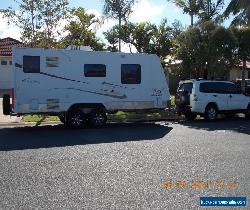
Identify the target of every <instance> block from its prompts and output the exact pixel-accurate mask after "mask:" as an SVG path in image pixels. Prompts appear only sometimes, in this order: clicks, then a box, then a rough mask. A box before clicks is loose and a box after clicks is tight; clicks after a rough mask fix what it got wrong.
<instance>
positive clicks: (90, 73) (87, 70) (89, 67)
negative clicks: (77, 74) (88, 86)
mask: <svg viewBox="0 0 250 210" xmlns="http://www.w3.org/2000/svg"><path fill="white" fill-rule="evenodd" d="M84 75H85V77H106V66H105V65H103V64H85V65H84Z"/></svg>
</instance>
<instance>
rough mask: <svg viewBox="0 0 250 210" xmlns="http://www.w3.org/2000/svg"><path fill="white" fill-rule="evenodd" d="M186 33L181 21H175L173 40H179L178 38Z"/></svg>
mask: <svg viewBox="0 0 250 210" xmlns="http://www.w3.org/2000/svg"><path fill="white" fill-rule="evenodd" d="M183 31H184V27H183V25H182V23H181V21H179V20H174V22H173V23H172V31H171V33H172V36H173V39H177V37H178V36H179V35H180V34H181V33H182V32H183Z"/></svg>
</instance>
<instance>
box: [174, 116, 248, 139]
mask: <svg viewBox="0 0 250 210" xmlns="http://www.w3.org/2000/svg"><path fill="white" fill-rule="evenodd" d="M178 123H179V124H181V125H183V126H187V127H189V128H194V129H203V130H208V131H220V130H228V131H234V132H237V133H243V134H248V135H250V121H249V120H246V119H245V118H242V117H237V116H236V117H231V118H219V119H216V121H214V122H207V121H205V120H204V119H197V120H194V121H179V122H178Z"/></svg>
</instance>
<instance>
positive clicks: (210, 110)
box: [204, 104, 218, 121]
mask: <svg viewBox="0 0 250 210" xmlns="http://www.w3.org/2000/svg"><path fill="white" fill-rule="evenodd" d="M217 114H218V110H217V108H216V106H215V105H213V104H209V105H207V107H206V109H205V113H204V118H205V119H206V120H208V121H213V120H215V119H216V117H217Z"/></svg>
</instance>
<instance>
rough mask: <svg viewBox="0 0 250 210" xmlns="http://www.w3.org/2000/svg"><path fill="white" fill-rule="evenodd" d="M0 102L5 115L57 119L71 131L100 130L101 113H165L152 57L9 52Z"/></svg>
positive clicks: (159, 71)
mask: <svg viewBox="0 0 250 210" xmlns="http://www.w3.org/2000/svg"><path fill="white" fill-rule="evenodd" d="M10 98H12V100H10ZM3 102H4V114H7V115H8V114H18V115H24V114H36V113H37V114H50V115H58V116H59V117H60V119H61V121H62V122H64V123H65V124H67V125H69V126H71V127H75V128H79V127H82V126H83V125H84V124H85V123H87V122H88V123H89V124H90V125H92V126H94V127H100V126H103V125H104V124H105V123H106V120H107V117H106V113H113V112H115V111H118V110H124V111H137V110H151V109H164V108H167V107H168V106H169V105H170V94H169V89H168V85H167V82H166V78H165V74H164V71H163V68H162V66H161V63H160V60H159V58H158V57H157V56H156V55H149V54H126V53H113V52H93V51H92V52H90V51H82V50H64V49H41V48H14V49H13V91H12V96H8V95H6V96H5V97H4V100H3Z"/></svg>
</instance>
